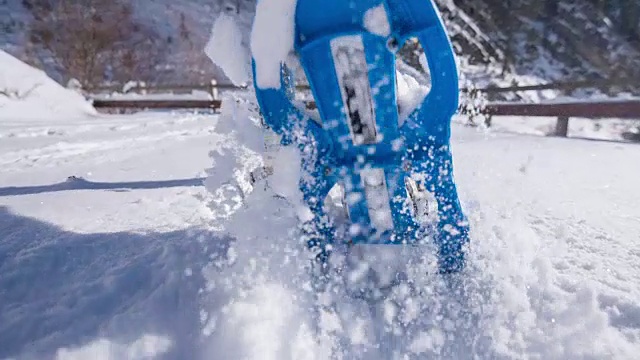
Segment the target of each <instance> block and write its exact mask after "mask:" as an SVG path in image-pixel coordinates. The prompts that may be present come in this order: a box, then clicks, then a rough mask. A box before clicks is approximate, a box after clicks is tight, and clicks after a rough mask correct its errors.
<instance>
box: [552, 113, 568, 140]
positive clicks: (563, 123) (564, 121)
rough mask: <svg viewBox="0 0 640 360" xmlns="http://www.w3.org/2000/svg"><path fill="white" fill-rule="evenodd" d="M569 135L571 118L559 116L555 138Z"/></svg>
mask: <svg viewBox="0 0 640 360" xmlns="http://www.w3.org/2000/svg"><path fill="white" fill-rule="evenodd" d="M568 133H569V117H568V116H559V117H558V121H557V122H556V132H555V136H561V137H567V134H568Z"/></svg>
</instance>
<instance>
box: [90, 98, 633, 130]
mask: <svg viewBox="0 0 640 360" xmlns="http://www.w3.org/2000/svg"><path fill="white" fill-rule="evenodd" d="M306 104H307V107H308V108H310V109H313V108H315V103H313V102H307V103H306ZM93 106H94V107H96V108H99V109H100V108H101V109H140V110H141V109H212V110H218V109H220V107H221V106H222V101H221V100H219V99H203V100H190V99H176V100H151V99H118V98H114V99H95V100H94V101H93ZM482 113H483V114H484V115H487V116H488V117H489V119H488V124H489V125H490V121H491V117H493V116H533V117H556V118H557V122H556V132H555V135H556V136H562V137H566V136H567V133H568V130H569V119H570V118H572V117H574V118H576V117H578V118H587V119H607V118H616V119H630V120H633V119H635V120H640V99H631V100H615V101H593V102H550V103H537V104H526V103H509V102H496V103H489V104H488V105H487V107H486V108H485V109H484V110H483V111H482Z"/></svg>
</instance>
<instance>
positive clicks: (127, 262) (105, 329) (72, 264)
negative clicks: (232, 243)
mask: <svg viewBox="0 0 640 360" xmlns="http://www.w3.org/2000/svg"><path fill="white" fill-rule="evenodd" d="M194 181H195V180H194ZM228 244H229V240H228V239H224V238H221V237H220V235H219V234H216V233H213V232H210V231H207V230H203V229H199V228H191V229H185V230H179V231H172V232H167V233H146V234H143V233H131V232H116V233H96V234H78V233H73V232H69V231H65V230H63V229H61V228H59V227H57V226H55V225H52V224H49V223H45V222H42V221H39V220H36V219H32V218H28V217H24V216H19V215H16V214H13V213H11V212H10V211H9V210H8V209H7V208H6V207H0V299H1V301H0V319H1V320H0V339H2V341H0V358H5V357H11V356H20V357H21V358H31V357H33V358H43V357H44V358H49V357H50V356H53V355H54V353H55V351H56V350H57V349H58V348H60V347H70V348H74V347H78V346H82V345H85V344H87V343H89V342H92V341H94V340H96V339H98V338H106V339H109V340H111V341H113V342H114V343H119V344H128V343H131V342H132V341H134V340H136V339H138V338H139V337H140V336H142V335H143V334H152V335H159V336H165V337H168V338H169V339H171V341H172V347H171V349H170V350H169V352H168V353H166V354H165V355H164V356H163V357H162V358H163V359H188V358H193V357H194V353H193V352H194V351H196V350H195V349H196V348H197V347H198V346H197V345H198V344H197V343H198V341H199V339H200V320H199V301H200V299H199V296H198V293H199V290H200V289H201V288H202V286H203V283H204V280H203V278H202V276H201V274H200V272H199V269H201V268H202V266H203V265H204V264H205V263H207V261H208V260H207V259H208V258H210V257H212V256H214V257H215V256H216V254H222V253H224V251H226V248H227V247H228ZM205 245H206V249H207V251H204V250H203V249H205ZM187 269H193V270H192V274H190V271H189V270H187Z"/></svg>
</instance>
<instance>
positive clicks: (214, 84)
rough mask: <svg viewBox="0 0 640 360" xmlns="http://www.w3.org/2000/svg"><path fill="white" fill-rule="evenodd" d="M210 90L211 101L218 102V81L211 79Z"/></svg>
mask: <svg viewBox="0 0 640 360" xmlns="http://www.w3.org/2000/svg"><path fill="white" fill-rule="evenodd" d="M210 90H211V100H218V82H217V81H216V79H211V84H210Z"/></svg>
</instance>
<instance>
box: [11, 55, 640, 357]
mask: <svg viewBox="0 0 640 360" xmlns="http://www.w3.org/2000/svg"><path fill="white" fill-rule="evenodd" d="M0 60H1V58H0ZM3 69H5V68H0V70H3ZM25 74H26V75H28V76H25V81H22V82H20V81H18V80H19V79H14V80H15V81H9V82H7V83H8V84H10V85H11V86H14V87H15V86H16V84H17V85H19V86H22V87H25V88H27V89H32V88H33V84H34V81H32V80H33V79H36V80H35V83H37V82H44V83H47V82H46V80H47V79H46V78H41V77H37V76H36V75H35V74H33V72H30V71H28V70H25ZM46 89H47V91H46V92H45V93H42V94H38V93H36V92H28V93H23V95H24V96H19V97H15V96H13V97H11V96H4V95H0V100H2V101H3V102H2V103H0V359H3V360H4V359H27V360H30V359H56V360H62V359H64V360H66V359H114V360H115V359H117V360H120V359H171V360H173V359H221V360H222V359H223V360H227V359H260V360H271V359H274V360H280V359H296V360H297V359H304V360H307V359H376V360H377V359H380V360H383V359H384V360H388V359H394V360H395V359H398V360H399V359H402V360H405V359H424V358H447V359H465V358H472V356H475V357H476V358H483V359H484V358H492V359H493V358H498V359H523V358H525V359H526V358H541V359H611V358H615V359H634V358H635V357H636V356H635V355H636V354H637V353H638V351H640V266H639V265H638V264H640V241H639V240H640V236H639V235H638V234H640V220H639V219H640V208H638V205H637V204H640V189H638V181H637V179H638V178H639V177H640V168H638V166H637V162H638V159H640V146H639V145H637V144H625V143H613V142H591V141H583V140H576V139H554V138H544V137H536V136H527V135H516V134H506V133H497V132H485V131H482V130H478V129H473V128H469V127H464V126H461V125H457V124H458V123H460V122H462V121H457V122H456V125H455V126H454V128H453V133H454V137H453V147H454V158H455V167H456V168H455V170H456V180H457V183H458V185H459V188H460V193H461V197H462V200H463V202H464V207H465V209H466V211H467V213H468V215H469V218H470V220H471V224H472V229H473V234H472V246H471V249H470V252H469V259H470V261H469V266H468V269H467V271H466V272H465V273H464V274H463V275H462V276H460V277H458V276H453V277H440V276H438V275H433V271H432V270H433V257H432V254H431V251H430V250H429V249H428V248H417V249H411V248H399V247H386V248H382V249H380V248H371V247H365V248H358V249H355V250H354V254H358V253H359V254H363V255H364V260H365V261H359V262H355V263H353V264H352V263H349V262H347V261H346V260H345V262H344V264H345V269H346V270H345V272H344V273H343V274H336V276H335V278H334V279H333V280H332V281H330V282H329V283H327V284H325V286H324V287H323V288H322V289H315V290H314V289H313V286H314V285H318V284H319V283H318V282H317V281H315V282H314V281H313V280H312V277H311V276H310V275H309V274H308V272H307V270H308V265H309V262H308V260H307V258H308V256H309V255H308V253H307V252H306V250H305V249H306V248H305V246H304V244H301V241H300V240H299V239H298V237H297V236H296V234H295V232H294V231H293V230H294V229H295V224H296V216H297V215H299V213H297V212H296V211H295V210H297V209H295V208H294V207H292V206H291V204H290V203H288V202H286V201H284V200H283V199H282V198H281V197H275V196H273V195H274V194H273V191H272V190H270V189H269V188H265V187H263V186H259V187H256V189H254V190H253V192H250V193H248V194H247V197H246V198H245V200H244V204H246V206H240V205H242V204H241V203H240V202H239V201H238V200H239V199H238V197H237V196H236V195H237V193H234V188H232V187H229V186H222V187H221V186H220V184H223V183H225V180H230V179H231V178H232V177H233V175H234V174H235V175H238V171H240V170H242V171H248V170H251V167H252V166H255V165H256V164H259V163H260V162H261V161H262V160H261V158H260V157H259V156H258V154H256V153H255V150H259V149H260V146H256V144H258V143H259V141H257V140H259V139H258V135H260V132H259V131H258V130H257V127H254V126H253V125H251V123H250V122H247V119H250V118H251V117H252V116H255V112H254V110H252V108H254V106H252V104H251V103H250V101H249V103H247V99H242V98H238V99H233V98H229V97H227V98H226V99H225V101H224V102H223V110H222V114H220V115H212V114H195V113H189V112H144V113H139V114H136V115H127V116H120V115H118V116H116V115H100V114H96V113H94V112H92V111H90V107H87V104H86V102H84V100H83V99H81V98H80V97H78V96H77V94H74V93H72V92H69V91H68V90H65V89H63V88H62V87H59V86H55V84H51V83H49V85H47V87H46ZM236 100H237V102H236ZM51 104H56V105H59V106H58V108H60V106H61V107H62V108H64V110H65V111H56V107H47V106H49V105H51ZM65 104H66V105H67V106H64V105H65ZM87 108H89V111H87ZM47 109H48V110H47ZM253 120H254V121H255V120H256V119H253ZM515 120H518V119H515ZM250 130H252V131H250ZM274 156H275V160H274V164H275V165H276V176H274V177H273V178H272V180H270V181H272V186H271V189H275V190H278V191H279V193H280V194H282V193H286V195H288V197H289V200H290V201H293V200H295V199H294V198H295V195H296V194H295V191H294V190H295V187H294V186H282V185H283V184H284V183H285V182H286V181H290V180H291V179H290V178H288V177H287V175H291V174H294V175H295V173H296V171H295V166H291V165H293V164H292V163H293V162H294V160H295V157H293V156H291V153H289V152H287V151H286V150H282V151H281V152H278V153H276V154H275V155H274ZM279 170H281V171H279ZM242 171H240V172H242ZM282 175H284V176H282ZM292 189H293V190H292ZM333 259H334V260H335V261H336V262H340V261H342V260H344V259H343V258H341V254H340V252H337V255H336V256H334V258H333ZM347 260H352V259H347ZM387 265H388V266H391V267H392V268H393V269H395V268H396V267H398V268H400V270H403V271H405V272H406V275H407V276H408V280H407V281H404V282H401V283H400V284H399V285H396V286H394V287H392V288H391V289H388V293H387V298H386V299H385V300H378V301H377V302H373V301H365V300H363V299H361V298H358V297H357V296H355V295H356V294H355V292H356V291H355V290H356V287H355V286H351V285H353V284H356V285H357V284H361V282H359V281H360V280H361V279H360V280H359V278H360V275H361V274H362V273H363V270H367V268H368V267H372V268H374V269H375V270H376V271H377V272H378V274H380V275H381V276H383V277H382V278H381V280H380V281H385V278H384V276H385V275H388V274H392V275H393V271H388V270H389V269H385V266H387ZM387 280H388V279H387ZM348 284H351V285H348Z"/></svg>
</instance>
